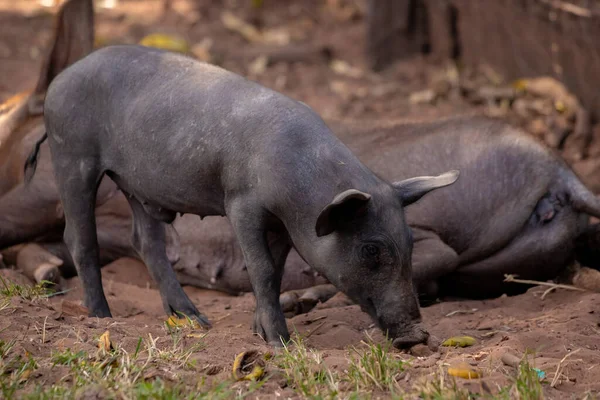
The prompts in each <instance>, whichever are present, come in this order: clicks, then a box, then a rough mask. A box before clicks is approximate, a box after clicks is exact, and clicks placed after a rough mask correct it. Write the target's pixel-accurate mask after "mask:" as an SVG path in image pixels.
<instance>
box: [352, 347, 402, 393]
mask: <svg viewBox="0 0 600 400" xmlns="http://www.w3.org/2000/svg"><path fill="white" fill-rule="evenodd" d="M362 344H363V345H364V346H366V350H364V351H359V350H358V349H357V348H356V347H353V348H352V350H351V355H350V357H351V359H350V366H349V368H348V372H347V376H346V379H347V380H348V381H349V382H350V383H351V384H352V385H353V386H354V388H355V390H357V391H358V390H371V389H379V390H384V391H389V392H392V393H395V392H398V391H399V390H400V387H399V386H398V377H399V376H400V374H402V373H403V372H404V371H405V369H406V368H407V366H408V365H407V362H406V361H404V360H401V359H400V358H399V357H398V356H397V355H396V354H393V353H392V352H391V350H392V344H391V342H390V341H388V340H386V341H385V342H384V343H383V344H380V343H374V342H373V340H372V339H371V338H369V340H368V342H362Z"/></svg>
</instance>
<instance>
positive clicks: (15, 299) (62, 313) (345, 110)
mask: <svg viewBox="0 0 600 400" xmlns="http://www.w3.org/2000/svg"><path fill="white" fill-rule="evenodd" d="M251 3H252V2H251V1H250V0H247V1H245V0H244V1H243V0H238V1H233V0H228V1H220V2H215V1H210V0H201V1H195V2H192V1H189V2H188V1H185V0H181V1H175V2H174V9H173V10H171V11H169V12H168V13H167V14H163V11H162V7H161V2H160V1H133V0H132V1H121V2H120V3H119V4H118V6H117V7H116V8H114V9H107V10H104V9H101V10H99V13H98V14H97V19H96V22H97V27H96V32H97V36H98V41H99V42H100V43H102V44H106V43H123V42H137V41H139V40H140V39H141V38H142V37H143V36H145V35H147V34H150V33H168V34H177V35H180V36H181V37H182V38H184V39H185V40H186V41H187V42H188V43H190V44H191V45H196V46H195V47H194V48H193V52H194V53H195V54H196V55H197V56H199V57H206V56H207V54H209V55H210V57H211V61H212V62H216V63H219V64H221V65H223V66H224V67H226V68H228V69H231V70H233V71H236V72H238V73H241V74H244V75H246V76H249V77H251V78H252V79H255V80H257V81H259V82H261V83H263V84H265V85H267V86H269V87H272V88H275V89H277V90H280V91H282V92H284V93H286V94H288V95H290V96H292V97H294V98H296V99H298V100H301V101H304V102H306V103H307V104H309V105H310V106H311V107H313V108H314V109H315V110H317V111H318V112H320V113H321V114H322V115H323V116H324V117H326V118H328V117H347V118H360V119H365V118H378V119H379V118H419V119H420V118H436V117H441V116H448V115H456V114H459V113H471V112H486V113H494V112H495V113H496V114H502V112H500V113H498V110H499V109H501V108H498V109H494V110H490V107H489V104H485V103H480V104H474V103H473V102H472V101H468V100H467V99H465V98H464V96H461V94H460V91H452V90H450V91H449V92H448V93H447V94H446V95H445V96H444V97H443V98H438V99H436V100H427V99H425V101H423V100H419V96H418V95H415V93H424V91H425V92H427V90H430V89H431V88H432V87H433V86H435V85H439V82H440V81H446V82H452V81H453V79H454V75H453V74H454V71H455V70H454V69H452V68H450V67H448V65H442V64H435V63H432V62H431V61H430V60H427V58H425V57H423V58H421V57H417V58H413V59H410V60H405V61H402V62H399V63H396V64H395V65H393V66H392V67H390V68H389V69H387V70H385V71H384V72H382V73H380V74H374V73H371V72H368V70H367V68H366V65H367V60H366V59H365V57H364V46H363V44H364V29H365V25H364V3H363V2H352V1H347V2H342V1H340V2H335V1H332V2H325V1H316V0H294V1H275V0H265V1H264V4H263V6H262V8H260V9H253V8H252V6H251ZM327 4H329V5H327ZM336 4H337V6H336ZM344 7H346V8H344ZM348 7H349V8H348ZM224 11H229V12H231V13H233V14H234V15H235V16H237V17H240V18H242V19H244V20H245V21H249V22H251V23H252V24H255V25H258V26H261V27H262V29H263V30H264V31H265V32H268V33H269V35H263V39H262V40H263V41H264V40H272V41H275V42H278V43H279V44H278V45H281V43H284V45H286V46H287V44H285V42H286V41H289V42H290V43H292V44H293V45H295V44H297V43H300V44H302V46H304V47H303V49H304V50H302V51H300V53H302V54H304V55H303V56H301V57H300V59H299V61H296V62H287V61H283V62H277V63H267V64H268V65H266V66H265V65H264V59H261V57H259V56H260V55H261V54H264V51H265V50H264V49H265V48H267V45H266V44H264V43H261V42H260V41H259V42H256V43H250V42H249V41H248V40H246V39H245V38H243V37H242V36H241V35H240V34H239V33H238V32H235V31H234V30H231V29H228V28H226V27H225V25H224V23H223V21H222V16H223V12H224ZM53 12H54V10H52V9H45V8H43V7H41V6H39V5H38V4H37V3H36V2H35V1H29V0H20V1H15V0H0V101H1V100H5V99H6V98H8V97H10V96H11V95H13V94H15V93H17V92H19V91H22V90H27V89H30V88H31V87H32V86H33V85H34V83H35V78H36V74H37V72H38V69H39V62H40V57H41V55H42V53H43V52H44V51H45V46H46V43H47V42H48V40H49V39H50V36H51V27H52V13H53ZM281 32H283V33H281ZM207 43H212V46H208V45H207ZM306 48H311V49H316V52H308V53H307V52H306V50H305V49H306ZM324 49H325V50H324ZM307 54H308V55H307ZM275 57H278V55H276V56H275ZM294 57H296V56H294ZM340 61H341V62H340ZM482 74H483V75H486V74H485V71H484V72H482ZM488 75H489V74H488ZM482 79H483V78H482ZM488 79H491V78H490V77H489V76H488ZM411 95H412V96H411ZM423 96H427V94H424V95H423ZM505 114H506V115H504V117H505V118H508V119H509V120H513V121H517V122H519V123H520V124H522V125H524V126H526V127H530V126H531V125H530V124H529V122H531V121H524V120H522V119H518V118H516V117H514V116H513V115H511V114H510V113H506V112H505ZM124 269H126V273H124V272H120V271H122V270H124ZM103 276H104V285H105V286H104V287H105V290H106V292H107V297H108V301H109V304H110V306H111V308H112V311H113V315H114V316H115V318H114V319H110V320H108V319H103V320H100V319H96V318H87V317H84V316H79V315H78V311H77V309H76V307H74V304H79V301H80V299H81V298H82V293H81V287H80V283H79V281H78V280H77V278H75V279H72V280H70V281H69V282H68V287H69V288H70V289H71V290H70V291H68V292H67V293H66V294H64V295H58V296H53V297H51V298H50V299H36V300H33V301H32V300H27V299H23V298H22V297H28V296H12V298H8V297H11V296H9V295H8V294H6V293H5V294H4V295H3V302H2V304H1V305H0V340H2V341H4V344H6V343H12V342H11V341H15V342H14V346H13V347H12V348H11V349H10V351H8V352H6V354H4V353H3V352H2V351H0V356H2V361H1V362H3V363H4V367H6V364H7V363H8V362H9V361H10V360H12V359H13V358H14V357H16V356H18V355H22V356H23V357H24V359H25V358H26V357H32V358H33V359H34V360H38V361H37V364H38V365H37V368H35V369H32V370H33V372H31V373H30V374H27V376H26V377H25V378H26V379H21V378H23V377H21V378H19V379H21V380H22V381H23V382H22V383H21V384H20V385H17V386H16V389H15V390H16V392H10V391H5V388H6V387H5V386H3V387H2V390H3V392H2V394H3V395H4V397H10V396H11V395H12V396H15V398H17V397H19V396H20V395H23V394H26V393H29V394H31V393H34V392H36V391H38V392H41V391H44V390H46V389H44V388H49V387H50V386H49V385H53V384H55V385H59V386H63V387H64V386H66V387H71V386H73V385H74V386H77V380H76V379H75V378H74V375H73V374H74V373H73V372H72V370H71V369H69V367H67V366H65V365H55V366H52V364H53V363H52V362H50V361H48V360H50V359H51V357H52V355H54V356H56V354H58V353H61V352H63V353H64V352H65V351H67V349H71V350H72V351H73V352H76V351H79V350H83V351H84V352H85V354H89V355H92V354H95V352H96V350H97V339H98V337H99V336H100V335H101V334H102V333H103V332H104V331H105V330H107V329H108V330H109V331H110V334H111V338H112V340H113V343H114V344H115V346H117V347H119V348H121V350H122V351H125V352H127V353H128V354H132V353H137V352H138V351H137V350H139V346H138V342H139V338H143V343H144V346H146V344H147V343H151V342H152V340H154V339H157V338H158V339H157V342H156V347H157V348H159V349H168V348H171V347H172V346H174V344H173V343H174V339H173V337H174V336H173V333H169V332H168V331H167V329H166V328H165V325H164V320H165V315H164V314H163V310H162V306H161V302H160V296H159V294H158V292H157V291H156V290H155V289H153V288H152V286H153V285H152V283H151V282H150V278H149V277H148V275H147V273H146V272H145V269H144V268H143V266H142V265H141V264H140V263H138V262H136V261H133V260H127V259H125V260H121V261H119V262H118V263H117V264H116V265H112V266H109V267H106V268H105V269H104V270H103ZM0 289H1V288H0ZM186 292H187V293H188V294H189V295H190V297H191V299H192V300H193V301H194V303H195V304H196V305H197V306H198V308H199V309H200V310H201V311H203V312H204V313H205V314H206V315H207V316H208V317H209V318H210V319H211V321H212V322H213V325H214V328H213V329H212V330H211V331H210V332H208V334H207V335H206V336H205V337H202V338H201V337H199V336H198V335H197V334H194V333H192V334H191V336H182V337H181V338H180V339H181V340H180V342H178V343H177V345H178V346H183V347H185V348H189V347H190V346H193V345H194V344H198V343H201V346H196V347H194V349H195V350H194V351H193V352H191V353H190V355H189V358H190V359H191V360H194V361H195V363H193V365H192V364H185V365H184V363H178V362H175V361H173V362H171V363H170V364H169V363H164V362H158V361H157V362H156V365H155V367H153V369H150V370H149V371H150V372H149V373H148V375H144V376H143V379H142V380H143V381H146V382H155V381H157V379H160V381H161V382H167V384H168V385H175V384H178V383H183V384H184V385H185V387H187V388H188V389H189V388H190V387H191V388H193V387H200V389H198V390H201V391H204V390H209V389H210V390H213V389H214V388H215V387H216V386H215V385H218V384H219V383H220V382H229V380H230V379H231V367H232V363H233V361H234V358H235V356H236V354H238V353H240V352H242V351H247V350H252V349H256V350H259V351H260V352H262V353H263V354H264V353H268V352H269V350H270V349H269V348H267V347H266V346H265V344H264V343H263V341H262V339H260V338H259V337H256V336H254V335H253V334H252V333H251V330H250V326H251V320H252V313H253V308H254V298H253V296H252V295H251V294H247V295H243V296H239V297H233V296H228V295H225V294H221V293H216V292H211V291H207V290H198V289H195V288H191V287H187V288H186ZM544 292H545V288H544V287H536V288H533V289H530V290H529V291H528V292H527V293H525V294H523V295H520V296H515V297H510V298H508V297H501V298H498V299H493V300H487V301H446V302H443V303H440V304H436V305H433V306H430V307H427V308H424V309H423V318H424V322H425V325H426V326H427V327H428V328H429V330H430V332H431V333H432V334H433V335H434V336H436V337H437V338H439V339H446V338H448V337H451V336H457V335H469V336H472V337H474V338H475V339H476V344H475V345H473V346H471V347H466V348H463V349H454V348H445V347H441V348H440V350H439V352H438V353H434V354H428V353H427V352H424V353H423V354H422V355H423V357H415V356H414V355H410V354H403V353H400V352H397V351H395V350H391V352H390V354H388V356H387V357H389V358H398V359H403V360H411V364H412V366H411V367H409V368H407V370H406V371H404V372H402V373H401V374H399V375H397V376H396V378H397V380H398V382H399V384H398V385H399V387H401V388H402V389H404V390H406V391H407V392H409V393H411V394H410V395H408V396H409V397H413V396H416V395H417V394H418V393H419V391H423V390H422V388H423V387H424V386H423V385H424V383H423V381H422V379H423V378H425V379H430V380H432V381H434V382H438V383H439V382H443V385H449V386H452V378H451V377H449V376H448V375H447V372H446V370H447V367H448V366H451V365H453V364H454V363H455V362H456V361H461V360H462V361H466V362H467V363H468V364H469V365H470V366H472V367H475V368H477V369H478V370H479V371H480V372H482V373H483V378H481V379H471V380H467V379H461V378H456V385H457V388H458V389H456V388H455V389H453V390H454V391H450V392H447V393H458V392H457V390H459V389H461V388H462V389H466V390H468V391H471V392H472V393H482V394H484V395H489V394H490V393H498V392H501V388H503V387H507V385H508V387H510V385H511V384H513V383H514V380H515V376H516V370H515V369H514V368H513V367H511V366H507V365H505V364H504V363H503V362H502V361H501V356H502V355H503V354H504V353H505V352H508V351H510V352H512V353H514V354H515V355H518V356H521V355H523V354H524V353H525V352H526V351H530V352H533V354H532V355H530V356H529V361H530V363H531V365H532V366H534V367H536V368H538V369H540V370H542V371H544V372H545V379H544V380H543V381H542V388H543V393H544V396H545V397H546V398H556V399H564V398H578V399H581V398H586V396H587V398H593V397H592V396H593V395H597V394H598V393H600V352H599V346H600V336H599V335H600V308H599V304H600V294H594V293H587V292H579V291H569V290H563V289H558V290H555V291H552V292H550V293H547V294H545V296H543V294H544ZM338 300H339V299H338V298H334V299H332V300H331V301H329V302H327V303H325V304H320V305H319V306H318V307H317V308H316V309H315V310H313V311H312V312H310V313H309V314H306V315H302V316H297V317H294V318H291V319H289V320H288V325H289V328H290V331H297V332H298V334H299V335H300V336H301V337H305V343H306V345H307V346H308V347H309V348H312V349H315V350H318V351H319V352H320V355H321V356H322V359H323V362H324V365H326V366H327V367H329V368H330V370H331V371H334V373H336V374H341V375H343V374H344V371H347V370H348V369H349V368H350V364H351V362H350V361H349V354H350V351H351V350H350V349H351V348H352V346H356V347H357V348H359V349H364V344H362V343H361V341H363V340H368V338H369V337H371V338H372V339H373V340H375V341H376V342H378V343H381V342H382V340H383V338H382V337H381V334H380V332H379V331H378V330H377V329H375V328H373V326H372V324H371V321H370V320H369V318H368V317H367V316H366V315H365V314H363V313H362V312H361V311H360V309H359V308H358V307H357V306H347V305H343V306H340V303H339V302H338ZM186 335H187V333H186ZM149 340H150V342H148V341H149ZM144 346H142V347H143V348H144V349H146V350H144V351H148V347H144ZM0 347H2V346H0ZM150 347H151V346H150ZM136 349H137V350H136ZM0 350H1V348H0ZM90 357H91V356H90ZM150 358H151V357H150V356H149V355H147V359H148V360H150ZM350 358H351V357H350ZM163 361H164V360H163ZM59 364H60V363H59ZM153 365H154V364H153ZM190 365H191V366H190ZM80 369H82V370H83V369H84V368H83V367H81V368H80ZM115 369H116V367H115ZM4 370H5V371H8V372H9V373H12V374H13V375H12V376H13V377H15V376H16V375H15V373H16V372H15V371H12V372H11V371H10V369H8V370H7V369H6V368H4ZM145 371H146V372H147V371H148V370H145ZM267 371H268V372H269V374H271V375H272V377H271V378H270V379H268V380H267V381H266V383H264V384H263V385H262V386H261V387H254V386H252V387H251V384H249V383H245V382H242V383H237V384H235V385H233V386H232V388H233V389H232V391H228V392H223V393H221V395H223V397H231V396H234V395H241V394H244V393H246V392H247V391H249V390H254V392H252V393H250V394H248V395H249V396H250V397H251V398H254V397H257V398H265V397H272V398H288V397H297V396H300V394H299V393H301V391H299V389H298V387H297V385H296V386H294V384H292V383H289V384H287V385H285V384H284V382H285V379H283V378H282V377H281V376H280V375H279V374H278V373H277V368H276V367H275V366H274V365H271V364H268V365H267ZM341 375H340V376H341ZM336 376H337V375H336ZM102 379H107V380H110V379H113V378H112V375H110V373H108V372H107V373H106V374H105V375H103V378H102ZM9 381H10V379H8V380H4V381H3V385H6V382H9ZM340 382H341V383H340V385H341V386H340V387H339V388H338V389H339V390H340V391H341V392H342V393H345V394H344V396H346V395H349V393H352V392H353V391H357V390H358V389H356V388H354V387H352V385H351V384H350V383H348V382H343V380H342V381H340ZM96 383H97V385H96V386H97V387H96V386H93V387H91V388H84V389H85V390H84V389H81V390H79V391H77V396H76V397H78V398H104V397H110V393H111V392H110V390H108V389H106V387H105V386H106V385H104V386H103V384H102V383H101V382H96ZM201 383H202V384H201ZM48 390H49V389H48ZM111 390H112V389H111ZM432 390H433V389H431V388H430V390H429V391H427V390H426V391H425V393H430V394H432V396H433V395H434V394H435V390H433V391H432ZM358 392H360V393H362V394H363V395H367V394H368V392H369V390H367V389H364V388H361V389H360V390H358ZM11 393H12V394H11ZM48 393H49V392H48ZM56 393H59V392H56ZM56 393H55V394H56ZM136 393H137V392H136ZM210 393H213V395H214V396H215V397H218V396H219V394H218V393H217V392H215V391H213V392H210ZM501 393H502V392H501ZM516 393H517V392H515V391H514V390H513V392H511V394H509V397H505V398H512V397H516V396H517V395H516ZM138 394H139V393H138ZM375 394H376V395H377V396H381V397H386V396H387V394H386V393H385V391H382V389H381V388H376V389H375ZM36 396H38V395H36ZM39 396H40V397H41V395H39ZM423 396H425V395H423ZM448 396H450V394H449V395H448ZM0 397H1V396H0ZM136 397H139V396H136ZM142 397H143V396H142ZM46 398H48V397H46ZM57 398H60V396H59V397H57ZM146 398H151V397H146ZM158 398H163V397H160V396H158ZM174 398H178V396H175V397H174ZM432 398H434V397H432ZM438 398H444V397H438ZM459 398H460V397H459ZM464 398H466V397H464ZM530 398H531V397H530Z"/></svg>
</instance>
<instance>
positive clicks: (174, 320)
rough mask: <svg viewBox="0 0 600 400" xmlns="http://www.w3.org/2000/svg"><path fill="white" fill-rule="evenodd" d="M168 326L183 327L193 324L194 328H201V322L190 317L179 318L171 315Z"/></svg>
mask: <svg viewBox="0 0 600 400" xmlns="http://www.w3.org/2000/svg"><path fill="white" fill-rule="evenodd" d="M166 323H167V326H168V327H170V328H183V327H184V326H191V327H192V329H198V328H200V324H199V323H198V322H197V321H195V320H193V319H190V318H185V317H184V318H179V317H176V316H174V315H171V316H170V317H169V319H167V321H166Z"/></svg>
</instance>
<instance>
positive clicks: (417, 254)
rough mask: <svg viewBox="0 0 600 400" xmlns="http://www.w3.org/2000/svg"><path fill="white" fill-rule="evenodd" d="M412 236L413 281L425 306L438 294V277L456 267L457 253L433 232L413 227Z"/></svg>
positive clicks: (420, 300) (422, 304)
mask: <svg viewBox="0 0 600 400" xmlns="http://www.w3.org/2000/svg"><path fill="white" fill-rule="evenodd" d="M413 237H414V245H413V252H412V269H413V282H414V284H415V287H416V288H417V292H418V294H419V302H420V303H421V306H426V305H428V304H429V303H431V302H432V301H435V300H436V298H437V296H438V290H439V287H438V279H439V278H441V277H443V276H445V275H448V274H450V273H452V272H453V271H454V270H455V269H456V267H457V265H458V255H457V254H456V252H455V251H454V250H453V249H452V248H451V247H450V246H448V245H447V244H446V243H444V242H443V241H442V239H440V237H439V236H437V235H436V234H435V233H433V232H430V231H424V230H421V229H415V228H413Z"/></svg>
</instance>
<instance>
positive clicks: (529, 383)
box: [496, 353, 544, 400]
mask: <svg viewBox="0 0 600 400" xmlns="http://www.w3.org/2000/svg"><path fill="white" fill-rule="evenodd" d="M527 356H528V354H527V353H526V354H525V358H524V360H523V361H521V363H520V364H519V368H518V371H517V376H516V377H515V378H514V381H513V383H512V384H511V385H509V386H507V387H504V388H502V389H501V390H500V392H499V393H498V395H497V396H496V397H497V398H499V399H507V400H508V399H511V400H512V399H517V400H541V399H543V398H544V389H543V387H542V382H541V381H540V378H539V376H538V373H537V371H536V370H535V368H534V367H533V366H531V364H529V361H528V357H527Z"/></svg>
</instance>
